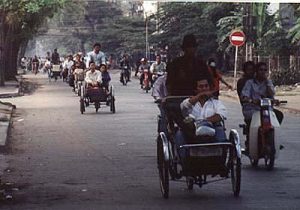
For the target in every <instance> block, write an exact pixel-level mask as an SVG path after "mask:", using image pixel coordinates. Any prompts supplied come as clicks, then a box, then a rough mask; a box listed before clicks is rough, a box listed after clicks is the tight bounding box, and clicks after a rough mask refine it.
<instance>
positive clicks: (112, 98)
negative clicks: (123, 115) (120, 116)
mask: <svg viewBox="0 0 300 210" xmlns="http://www.w3.org/2000/svg"><path fill="white" fill-rule="evenodd" d="M110 111H111V112H112V113H116V105H115V97H114V96H111V102H110Z"/></svg>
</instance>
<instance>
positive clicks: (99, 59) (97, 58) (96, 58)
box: [86, 43, 106, 70]
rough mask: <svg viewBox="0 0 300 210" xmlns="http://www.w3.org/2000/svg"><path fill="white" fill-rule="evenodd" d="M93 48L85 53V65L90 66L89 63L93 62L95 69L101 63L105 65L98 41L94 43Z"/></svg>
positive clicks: (98, 67)
mask: <svg viewBox="0 0 300 210" xmlns="http://www.w3.org/2000/svg"><path fill="white" fill-rule="evenodd" d="M93 48H94V49H93V51H91V52H89V53H87V63H86V67H87V68H88V67H89V66H90V63H91V62H94V63H95V64H96V69H98V70H99V69H100V65H101V64H104V65H106V58H105V54H104V53H103V52H102V51H100V49H101V44H100V43H95V44H94V46H93Z"/></svg>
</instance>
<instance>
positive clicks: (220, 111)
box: [175, 79, 226, 158]
mask: <svg viewBox="0 0 300 210" xmlns="http://www.w3.org/2000/svg"><path fill="white" fill-rule="evenodd" d="M195 92H196V95H195V96H192V97H190V98H187V99H185V100H184V101H183V102H182V103H181V104H180V108H181V112H182V114H183V117H189V116H191V115H192V116H193V118H194V120H195V124H196V126H195V131H194V130H192V132H195V133H194V134H195V135H198V134H197V132H198V131H199V130H198V129H202V128H204V127H203V126H205V127H206V129H208V131H209V132H213V133H212V134H211V135H212V136H213V138H214V142H223V141H226V134H225V129H224V126H223V125H222V121H223V120H225V119H226V108H225V106H224V104H223V103H222V102H221V101H219V100H218V99H215V98H214V97H213V94H212V93H213V92H212V91H211V90H210V86H209V84H208V80H207V79H200V80H198V81H197V86H196V91H195ZM201 126H202V127H201ZM207 127H208V128H207ZM187 136H193V134H192V135H191V134H189V135H187V134H186V133H185V132H184V131H182V130H181V129H179V130H178V131H177V132H176V134H175V144H176V146H177V149H178V151H179V154H180V157H181V158H184V157H186V154H185V151H184V150H183V149H180V150H179V147H180V145H183V144H186V143H188V141H187V138H188V137H187ZM196 143H201V142H196Z"/></svg>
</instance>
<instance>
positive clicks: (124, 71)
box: [120, 65, 130, 85]
mask: <svg viewBox="0 0 300 210" xmlns="http://www.w3.org/2000/svg"><path fill="white" fill-rule="evenodd" d="M129 74H130V69H129V67H128V66H127V65H125V66H124V67H123V68H122V70H121V79H120V80H121V83H122V84H123V85H127V82H128V81H129Z"/></svg>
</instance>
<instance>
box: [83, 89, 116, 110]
mask: <svg viewBox="0 0 300 210" xmlns="http://www.w3.org/2000/svg"><path fill="white" fill-rule="evenodd" d="M108 89H109V90H108V91H107V90H106V88H105V87H93V88H87V87H86V85H81V90H80V112H81V114H83V113H84V112H85V108H86V107H88V106H90V105H91V104H93V105H94V106H95V109H96V112H98V110H99V108H100V106H101V105H106V106H109V107H110V111H111V113H115V112H116V107H115V96H114V87H113V86H112V85H111V86H110V87H109V88H108Z"/></svg>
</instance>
